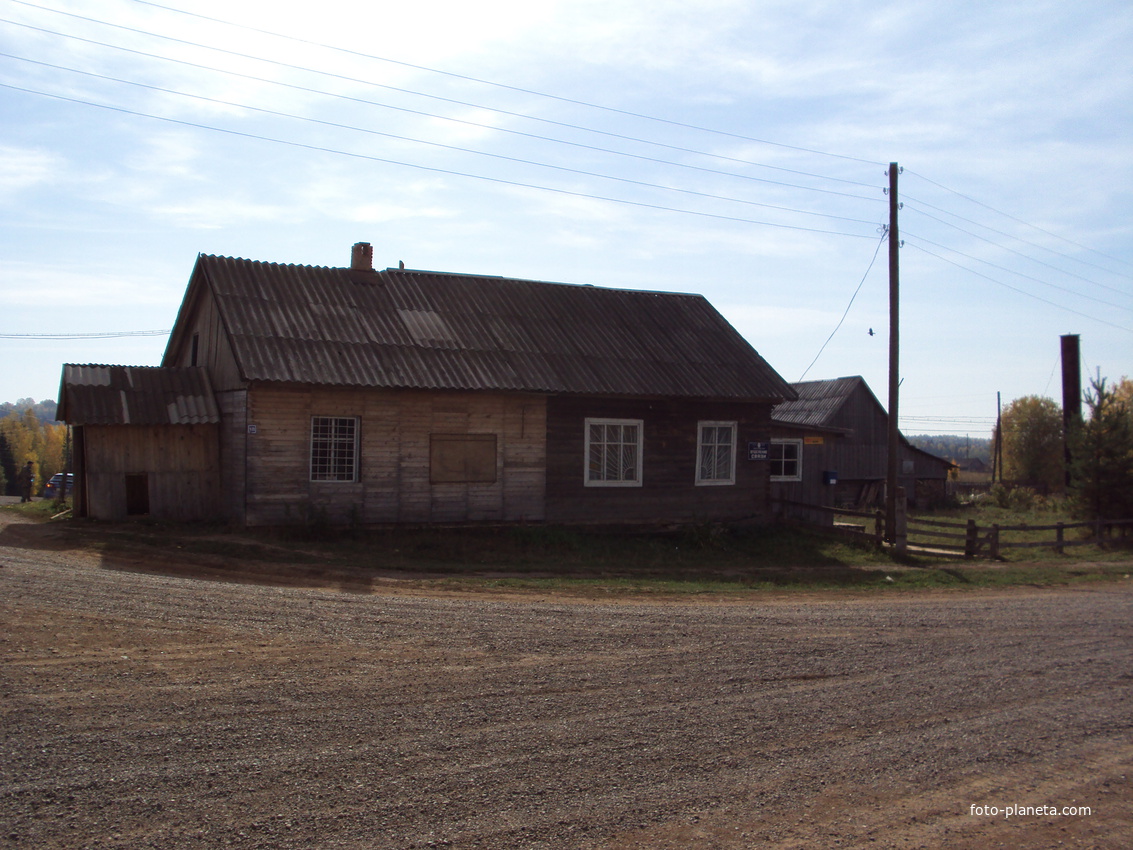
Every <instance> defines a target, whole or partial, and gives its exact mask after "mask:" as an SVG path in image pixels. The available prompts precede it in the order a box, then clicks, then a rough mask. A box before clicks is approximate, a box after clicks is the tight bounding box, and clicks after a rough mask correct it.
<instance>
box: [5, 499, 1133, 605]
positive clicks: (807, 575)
mask: <svg viewBox="0 0 1133 850" xmlns="http://www.w3.org/2000/svg"><path fill="white" fill-rule="evenodd" d="M52 507H53V505H52V503H50V502H48V503H41V502H37V503H33V504H32V505H23V506H12V507H9V508H7V510H17V511H19V512H21V513H25V514H27V515H31V516H36V517H37V518H38V519H46V518H47V517H48V516H50V513H49V509H50V508H52ZM51 528H52V529H55V531H56V534H55V536H56V538H59V539H62V540H64V541H66V545H71V546H76V547H85V548H88V549H91V550H94V551H98V552H101V553H103V554H105V555H108V556H127V557H128V558H133V559H134V560H135V561H139V562H145V563H151V564H153V566H154V568H155V569H162V564H163V563H168V564H170V566H171V568H172V567H174V566H175V565H176V564H177V563H178V562H182V563H186V564H187V563H196V564H199V565H202V566H204V567H207V568H209V569H221V570H224V571H226V572H228V573H230V574H232V575H240V574H242V573H248V574H249V575H251V574H255V575H256V576H260V577H263V576H270V575H272V574H278V575H280V576H283V575H284V574H287V573H289V572H291V573H295V572H296V571H299V572H300V573H302V574H304V575H306V574H311V575H315V574H320V575H336V576H340V577H341V576H347V577H351V579H352V580H356V581H361V582H363V583H365V582H368V581H371V580H372V579H374V578H375V577H377V576H380V575H382V574H386V575H392V576H399V577H402V578H406V579H413V580H415V581H418V582H421V583H422V584H423V585H425V586H428V587H433V588H439V589H442V590H443V589H450V590H461V591H469V590H481V591H499V590H507V591H510V592H532V593H544V592H560V593H566V594H570V595H581V596H585V597H591V598H607V597H616V596H627V595H631V594H637V595H642V594H644V595H651V596H685V597H689V596H701V595H710V594H711V595H720V594H741V595H744V594H751V593H758V592H768V591H776V592H783V591H803V590H806V591H814V590H843V591H844V590H859V591H874V592H885V591H891V590H920V589H934V588H939V589H945V588H955V589H960V588H981V587H982V588H989V587H1001V586H1018V585H1030V586H1051V585H1065V584H1071V583H1077V582H1083V581H1102V580H1113V579H1122V578H1123V576H1124V574H1125V573H1126V572H1129V571H1130V567H1131V566H1133V564H1131V563H1130V558H1129V554H1128V553H1125V555H1124V558H1123V559H1122V558H1117V557H1115V558H1113V559H1110V560H1108V561H1107V560H1106V559H1104V558H1099V557H1097V555H1096V553H1091V554H1090V555H1089V557H1088V558H1083V557H1081V556H1079V557H1074V555H1077V554H1078V553H1079V552H1081V550H1073V549H1068V550H1067V552H1068V553H1069V554H1067V555H1064V556H1057V558H1056V559H1055V560H1052V561H1050V562H1043V563H1041V564H1037V565H1024V564H1003V563H991V562H986V561H974V562H973V561H959V560H955V559H939V558H938V559H935V560H934V559H932V558H929V557H926V556H923V555H907V556H905V557H901V558H899V557H897V556H896V554H895V553H894V552H892V551H891V550H885V549H879V548H877V547H875V546H873V545H872V544H870V543H869V542H862V543H856V542H852V541H848V540H846V539H844V538H841V537H837V536H832V535H826V534H818V533H813V532H810V531H808V530H805V529H800V528H796V527H788V526H763V527H743V528H735V527H724V526H708V525H705V526H694V527H683V528H671V529H651V530H643V529H641V528H622V529H613V528H564V527H556V526H537V525H532V526H499V527H494V526H493V527H489V526H482V527H475V528H472V527H454V528H404V527H388V528H372V529H365V528H351V529H343V530H341V531H331V532H329V533H327V534H325V535H323V534H320V535H318V536H317V538H312V537H311V536H309V535H306V534H301V535H296V534H294V533H293V532H291V531H289V530H288V529H262V530H252V531H233V530H230V529H228V528H226V527H224V526H220V525H205V524H194V525H185V524H176V523H164V522H157V521H150V520H139V521H131V522H124V523H101V522H92V521H88V520H80V521H70V522H56V523H51ZM1083 548H1085V547H1083ZM1023 551H1027V552H1032V551H1033V550H1023Z"/></svg>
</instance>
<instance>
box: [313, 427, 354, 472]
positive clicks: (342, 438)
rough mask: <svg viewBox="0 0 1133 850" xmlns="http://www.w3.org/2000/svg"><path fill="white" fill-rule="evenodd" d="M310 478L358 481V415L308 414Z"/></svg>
mask: <svg viewBox="0 0 1133 850" xmlns="http://www.w3.org/2000/svg"><path fill="white" fill-rule="evenodd" d="M311 480H312V481H357V480H358V417H356V416H312V417H311Z"/></svg>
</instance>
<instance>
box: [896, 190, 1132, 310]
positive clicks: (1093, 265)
mask: <svg viewBox="0 0 1133 850" xmlns="http://www.w3.org/2000/svg"><path fill="white" fill-rule="evenodd" d="M904 198H905V203H910V202H911V203H913V204H914V205H916V204H919V205H920V206H923V207H926V208H928V209H930V210H936V211H937V212H940V213H944V214H945V215H950V216H952V217H953V218H958V219H959V220H960V221H966V222H967V223H968V224H974V225H975V226H976V227H982V228H983V229H984V230H988V231H990V232H992V233H995V234H998V235H999V236H1005V237H1006V238H1008V239H1014V240H1015V241H1016V242H1022V243H1023V244H1024V245H1029V246H1030V247H1032V248H1038V249H1039V250H1040V251H1046V252H1047V253H1050V254H1054V255H1055V256H1056V257H1062V258H1063V259H1065V260H1070V261H1071V262H1075V263H1080V264H1081V265H1083V266H1089V267H1091V268H1094V269H1097V270H1099V271H1103V272H1106V273H1107V274H1113V275H1116V274H1117V272H1114V271H1113V270H1111V269H1107V268H1106V267H1105V266H1101V265H1098V264H1097V263H1091V262H1090V261H1089V260H1083V259H1082V258H1081V257H1076V256H1074V255H1073V254H1067V253H1065V252H1063V251H1056V250H1054V249H1053V248H1050V247H1048V246H1046V245H1042V244H1040V243H1038V242H1031V241H1029V240H1027V239H1023V238H1021V237H1019V236H1015V235H1014V234H1012V233H1006V232H1005V231H1002V230H996V229H995V228H994V227H991V226H989V225H987V224H984V223H982V222H979V221H975V220H974V219H970V218H965V217H964V216H962V215H960V214H958V213H954V212H951V211H949V210H946V209H943V208H941V207H937V206H934V205H933V204H930V203H928V202H927V201H922V200H920V199H918V198H913V197H910V196H909V195H904ZM912 209H913V210H914V212H919V213H920V214H921V215H923V216H926V217H927V218H931V219H932V220H933V221H939V222H940V223H941V224H944V225H947V226H948V227H955V228H956V229H957V230H960V232H961V233H967V232H968V231H966V230H963V229H961V228H959V227H956V225H954V224H952V223H951V222H947V221H944V220H942V219H939V218H936V217H935V216H931V215H929V214H928V213H926V212H924V211H922V210H918V209H916V206H914V207H913V208H912ZM1028 226H1029V225H1028ZM969 235H974V234H969ZM976 238H977V239H978V238H980V237H978V236H977V237H976ZM985 241H990V240H985ZM991 244H993V245H994V244H997V243H994V242H992V243H991ZM1014 253H1019V252H1014ZM1020 256H1022V257H1025V258H1026V259H1032V258H1031V257H1027V256H1026V255H1025V254H1020ZM1103 256H1104V255H1103ZM1035 262H1039V261H1038V260H1036V261H1035ZM1042 265H1047V264H1046V263H1043V264H1042ZM1049 268H1055V266H1049ZM1057 270H1058V271H1062V270H1061V269H1057ZM1065 274H1071V275H1072V276H1074V277H1079V276H1078V275H1073V273H1072V272H1065ZM1079 279H1080V280H1084V281H1086V282H1088V283H1094V284H1095V285H1097V286H1101V287H1103V288H1105V289H1113V290H1114V291H1115V292H1121V291H1122V290H1119V289H1116V288H1114V287H1111V286H1107V285H1106V284H1104V283H1097V282H1096V281H1092V280H1089V278H1084V277H1080V278H1079Z"/></svg>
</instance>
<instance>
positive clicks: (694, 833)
mask: <svg viewBox="0 0 1133 850" xmlns="http://www.w3.org/2000/svg"><path fill="white" fill-rule="evenodd" d="M0 523H7V525H6V526H4V527H0V617H2V620H0V623H2V626H0V653H2V658H3V664H2V668H0V695H2V698H3V699H2V704H0V712H2V714H0V716H2V719H3V722H2V726H0V847H19V848H36V850H39V848H56V847H59V848H63V847H66V848H87V847H90V848H96V847H97V848H131V849H132V848H150V847H153V848H163V850H169V848H214V847H230V846H231V847H242V848H425V847H459V848H472V847H478V848H491V850H509V848H524V849H525V850H527V849H528V848H624V850H640V849H641V848H701V847H704V848H751V847H783V848H796V847H797V848H812V847H835V846H839V847H899V848H917V847H925V848H939V847H948V848H986V847H998V846H1004V847H1042V848H1045V847H1091V848H1129V847H1133V805H1131V803H1133V791H1131V787H1130V783H1129V781H1128V776H1129V774H1130V772H1131V771H1133V734H1131V729H1133V699H1131V694H1133V620H1131V614H1133V580H1130V581H1128V582H1119V583H1113V582H1110V583H1104V584H1096V585H1091V586H1089V587H1082V588H1079V589H1044V590H1011V591H998V592H982V591H981V592H967V593H965V592H953V593H934V594H927V593H926V594H920V593H902V594H900V595H896V594H894V595H892V596H889V595H886V594H885V593H869V594H850V593H847V594H843V595H835V594H794V595H781V596H768V597H767V598H765V599H764V598H761V597H760V598H756V599H755V600H754V601H753V599H752V598H748V599H746V600H745V601H742V602H737V601H717V602H707V603H704V602H701V603H692V604H689V603H686V602H679V603H674V602H671V601H670V602H640V601H639V602H625V601H621V602H595V601H592V600H590V601H586V600H579V599H570V598H566V597H558V596H551V595H546V594H544V595H531V594H526V595H518V594H517V595H513V596H510V597H509V596H489V595H487V594H479V595H475V594H469V595H463V596H461V595H455V594H453V595H440V594H429V593H427V592H424V591H420V590H418V589H414V588H413V587H409V588H408V589H405V588H404V587H402V586H401V585H399V584H398V583H397V582H388V583H380V584H377V585H375V586H373V587H371V588H369V589H367V591H366V592H364V593H362V592H351V591H350V590H349V589H343V588H339V587H333V586H329V587H286V586H272V585H267V584H262V583H261V584H241V583H232V582H222V581H217V580H211V579H208V578H204V577H200V576H193V575H186V574H185V572H184V571H181V572H178V573H176V574H172V573H170V572H168V571H163V570H162V565H160V564H147V565H143V566H145V567H148V568H149V569H145V570H138V569H124V568H122V565H120V564H116V563H114V562H112V561H109V560H106V559H104V558H102V557H99V556H98V555H96V554H91V553H86V552H79V551H70V550H67V549H65V548H64V549H59V548H50V547H49V548H44V543H43V541H42V540H41V539H40V537H39V536H38V532H37V530H36V527H33V526H29V525H24V524H13V523H15V520H13V519H11V518H10V517H9V518H6V519H5V520H2V521H0ZM135 566H136V565H135ZM972 806H985V807H997V808H998V809H999V810H1000V813H999V814H998V815H994V814H990V813H977V814H972V808H971V807H972ZM1008 806H1030V807H1036V806H1053V807H1055V808H1056V809H1057V810H1058V811H1057V812H1055V813H1053V814H1052V813H1049V812H1045V811H1040V810H1032V811H1030V812H1027V813H1025V814H1019V815H1017V816H1013V817H1006V816H1005V815H1006V814H1007V812H1006V807H1008ZM1070 806H1074V807H1089V814H1070V813H1066V814H1064V813H1062V811H1061V810H1062V808H1063V807H1070ZM985 811H986V812H990V811H991V809H990V808H989V809H987V810H985Z"/></svg>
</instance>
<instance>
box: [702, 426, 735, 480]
mask: <svg viewBox="0 0 1133 850" xmlns="http://www.w3.org/2000/svg"><path fill="white" fill-rule="evenodd" d="M696 456H697V464H696V483H697V484H735V483H736V423H735V422H700V423H697V437H696Z"/></svg>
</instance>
